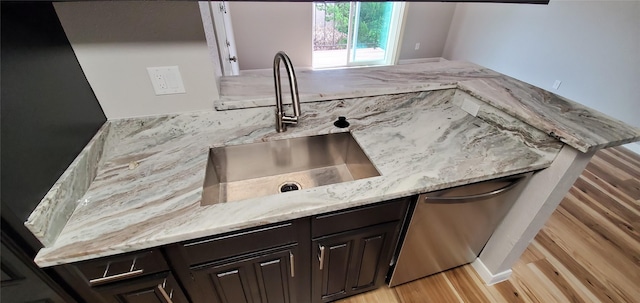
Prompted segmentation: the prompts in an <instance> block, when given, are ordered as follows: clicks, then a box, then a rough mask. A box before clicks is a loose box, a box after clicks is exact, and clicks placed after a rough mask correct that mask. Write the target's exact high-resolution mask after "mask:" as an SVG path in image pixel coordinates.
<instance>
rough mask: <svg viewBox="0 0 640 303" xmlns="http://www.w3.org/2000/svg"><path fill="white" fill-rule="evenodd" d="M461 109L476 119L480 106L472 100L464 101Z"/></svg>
mask: <svg viewBox="0 0 640 303" xmlns="http://www.w3.org/2000/svg"><path fill="white" fill-rule="evenodd" d="M460 108H462V110H464V111H465V112H467V113H469V114H470V115H472V116H474V117H475V116H477V115H478V110H479V109H480V104H478V103H476V102H474V101H473V100H471V99H464V101H463V102H462V106H460Z"/></svg>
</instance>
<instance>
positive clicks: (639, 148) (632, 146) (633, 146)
mask: <svg viewBox="0 0 640 303" xmlns="http://www.w3.org/2000/svg"><path fill="white" fill-rule="evenodd" d="M623 146H624V147H626V148H628V149H629V150H631V151H632V152H634V153H636V154H638V155H640V142H635V143H629V144H625V145H623Z"/></svg>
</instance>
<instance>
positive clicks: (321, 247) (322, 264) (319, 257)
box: [318, 245, 324, 270]
mask: <svg viewBox="0 0 640 303" xmlns="http://www.w3.org/2000/svg"><path fill="white" fill-rule="evenodd" d="M318 247H319V248H320V256H318V261H320V270H322V268H323V267H324V246H323V245H318Z"/></svg>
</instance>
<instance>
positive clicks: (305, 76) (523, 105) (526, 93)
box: [216, 61, 640, 152]
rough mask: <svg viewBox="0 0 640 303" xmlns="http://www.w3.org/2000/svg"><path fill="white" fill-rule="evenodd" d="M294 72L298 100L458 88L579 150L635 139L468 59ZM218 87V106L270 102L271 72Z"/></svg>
mask: <svg viewBox="0 0 640 303" xmlns="http://www.w3.org/2000/svg"><path fill="white" fill-rule="evenodd" d="M297 74H298V78H299V84H298V87H299V90H300V99H301V100H302V101H303V102H310V101H314V100H330V99H336V98H353V97H362V96H376V95H381V94H394V93H403V92H416V91H428V90H438V89H443V88H459V89H460V90H463V91H465V92H467V93H469V94H471V95H473V96H474V97H476V98H478V99H480V100H482V101H483V102H487V103H488V104H491V105H492V106H494V107H496V108H498V109H500V110H502V111H504V112H506V113H508V114H509V115H512V116H514V117H516V118H518V119H520V120H522V121H524V122H525V123H528V124H529V125H531V126H533V127H535V128H537V129H539V130H540V131H542V132H544V133H546V134H549V135H551V136H553V137H555V138H557V139H558V140H560V141H562V142H564V143H566V144H567V145H569V146H571V147H573V148H575V149H577V150H579V151H582V152H587V151H592V150H595V149H600V148H605V147H610V146H617V145H622V144H625V143H630V142H635V141H638V140H640V129H638V128H635V127H631V126H629V125H627V124H625V123H624V122H621V121H619V120H617V119H614V118H611V117H609V116H607V115H605V114H602V113H600V112H598V111H596V110H593V109H590V108H587V107H585V106H583V105H580V104H578V103H575V102H573V101H570V100H567V99H565V98H562V97H560V96H558V95H555V94H553V93H551V92H548V91H546V90H543V89H541V88H538V87H535V86H533V85H530V84H527V83H524V82H522V81H519V80H516V79H513V78H511V77H508V76H505V75H502V74H500V73H497V72H495V71H492V70H490V69H488V68H485V67H482V66H479V65H475V64H472V63H468V62H458V61H444V62H431V63H420V64H407V65H396V66H382V67H369V68H352V69H339V70H316V71H314V70H307V71H301V72H298V73H297ZM221 85H222V87H221V100H220V101H217V102H216V108H218V109H235V108H247V107H256V106H265V105H272V104H274V103H275V98H274V84H273V74H272V73H271V71H268V70H259V71H250V72H247V73H245V74H243V75H241V76H237V77H223V79H222V82H221ZM285 95H286V94H285ZM285 97H287V96H285Z"/></svg>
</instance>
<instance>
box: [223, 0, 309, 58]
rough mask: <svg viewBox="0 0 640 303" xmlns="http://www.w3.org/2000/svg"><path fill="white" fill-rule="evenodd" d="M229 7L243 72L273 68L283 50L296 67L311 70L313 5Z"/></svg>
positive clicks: (233, 4) (243, 4) (239, 4)
mask: <svg viewBox="0 0 640 303" xmlns="http://www.w3.org/2000/svg"><path fill="white" fill-rule="evenodd" d="M228 4H229V14H230V15H231V22H232V23H233V32H234V37H235V40H236V49H237V52H238V62H239V63H240V69H241V70H247V69H263V68H272V67H273V56H274V55H275V54H276V53H277V52H278V51H280V50H283V51H285V52H287V54H288V55H289V57H290V58H291V61H292V63H293V65H294V66H295V67H296V68H298V67H311V51H312V43H313V40H312V39H313V38H312V24H311V16H312V12H313V3H311V2H306V3H291V2H271V3H264V2H244V1H238V2H228Z"/></svg>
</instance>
